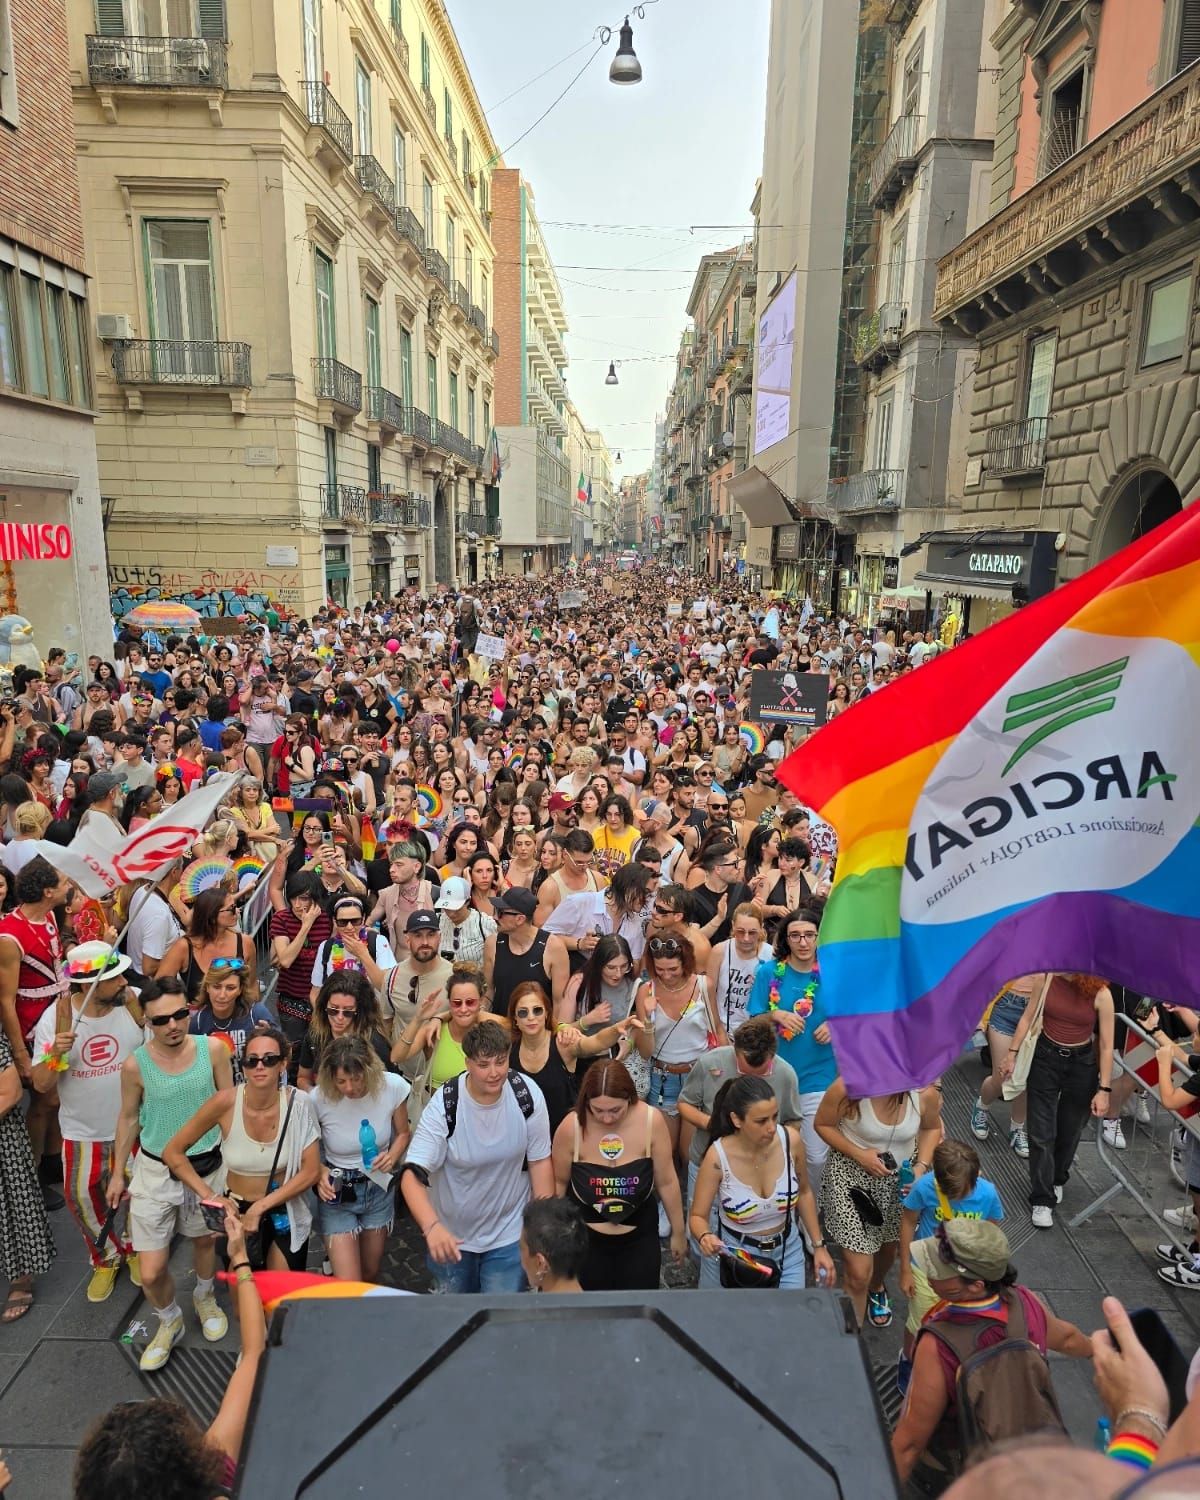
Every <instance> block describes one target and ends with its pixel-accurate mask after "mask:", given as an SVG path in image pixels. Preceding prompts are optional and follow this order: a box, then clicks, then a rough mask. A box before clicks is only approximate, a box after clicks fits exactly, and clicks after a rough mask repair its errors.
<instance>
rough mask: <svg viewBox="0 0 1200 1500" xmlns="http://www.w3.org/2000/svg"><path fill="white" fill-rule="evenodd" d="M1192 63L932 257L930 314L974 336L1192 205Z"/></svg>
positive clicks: (1199, 88) (1119, 254) (1199, 75)
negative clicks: (954, 246)
mask: <svg viewBox="0 0 1200 1500" xmlns="http://www.w3.org/2000/svg"><path fill="white" fill-rule="evenodd" d="M1198 167H1200V63H1193V64H1192V66H1191V67H1189V68H1186V69H1185V70H1184V71H1183V72H1182V73H1180V74H1179V75H1178V76H1177V77H1176V78H1173V79H1172V80H1171V82H1170V83H1168V84H1167V85H1166V86H1165V87H1164V88H1161V89H1159V90H1158V92H1157V93H1155V94H1152V95H1151V96H1150V98H1149V99H1146V100H1144V101H1143V102H1142V103H1141V104H1139V105H1138V107H1137V108H1136V109H1134V110H1131V111H1130V112H1129V114H1127V115H1125V116H1123V118H1121V119H1120V120H1118V121H1117V123H1116V124H1115V125H1113V126H1112V127H1111V129H1109V130H1107V131H1105V133H1104V134H1103V135H1100V136H1097V137H1096V139H1095V140H1094V141H1091V142H1090V143H1089V144H1088V145H1086V146H1084V147H1083V148H1082V150H1080V151H1077V152H1076V153H1075V155H1074V156H1072V157H1071V158H1070V159H1069V160H1068V161H1066V162H1064V163H1063V164H1062V166H1060V167H1058V168H1057V169H1056V170H1055V171H1053V172H1051V173H1050V175H1049V176H1048V177H1043V178H1042V180H1041V181H1040V182H1039V183H1037V184H1036V185H1035V186H1034V187H1032V188H1030V189H1029V191H1028V192H1027V193H1023V194H1022V195H1021V197H1019V198H1017V199H1016V200H1015V201H1014V202H1012V203H1010V204H1009V205H1008V207H1007V208H1005V209H1003V210H1002V211H1001V212H1000V213H998V214H996V215H995V217H994V218H992V219H989V220H988V222H987V223H986V224H984V225H983V227H982V228H981V229H979V230H977V231H976V232H975V233H974V234H973V235H971V236H969V238H967V239H965V240H964V241H963V242H962V244H961V245H959V246H958V247H957V249H955V250H952V251H951V252H950V254H949V255H947V256H944V257H943V259H942V260H941V261H940V262H939V263H938V276H937V286H936V289H935V292H934V307H933V313H934V317H935V318H938V319H939V320H950V321H952V322H954V323H955V324H957V325H958V327H959V328H961V329H962V330H963V331H964V332H966V333H968V334H971V335H974V334H976V333H978V332H979V330H980V329H981V328H983V327H984V326H985V325H986V324H988V323H992V322H1001V321H1002V320H1004V319H1005V318H1007V317H1010V316H1011V315H1013V314H1014V313H1017V312H1019V311H1021V309H1022V308H1025V307H1027V306H1029V305H1030V304H1032V303H1036V302H1038V301H1039V300H1041V299H1043V298H1054V299H1056V300H1057V298H1058V294H1059V293H1060V292H1062V291H1066V290H1068V289H1072V288H1074V287H1075V286H1076V285H1077V284H1078V282H1079V281H1080V280H1082V279H1083V277H1084V276H1086V275H1088V274H1089V272H1092V271H1098V270H1100V269H1101V268H1102V267H1105V266H1111V265H1112V264H1113V263H1114V262H1117V261H1120V260H1121V259H1122V258H1123V257H1125V256H1127V255H1130V254H1133V253H1137V254H1138V255H1139V256H1141V257H1142V258H1143V259H1144V258H1145V257H1146V256H1147V255H1148V254H1149V253H1150V251H1151V249H1152V248H1153V243H1154V241H1156V240H1158V239H1161V238H1162V237H1163V236H1165V235H1167V234H1170V233H1173V232H1174V231H1175V230H1177V228H1178V226H1179V225H1180V223H1183V222H1187V221H1188V220H1189V219H1191V218H1194V217H1195V214H1196V204H1197V202H1200V188H1198V187H1197V181H1196V178H1197V168H1198Z"/></svg>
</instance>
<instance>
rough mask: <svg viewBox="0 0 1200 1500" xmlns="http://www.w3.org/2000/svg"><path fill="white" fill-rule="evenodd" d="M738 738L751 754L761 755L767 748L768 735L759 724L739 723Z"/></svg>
mask: <svg viewBox="0 0 1200 1500" xmlns="http://www.w3.org/2000/svg"><path fill="white" fill-rule="evenodd" d="M738 739H740V740H741V742H742V744H743V745H745V747H746V749H747V750H749V752H750V754H751V755H761V754H762V753H763V751H764V750H765V749H766V748H767V737H766V735H765V734H764V733H763V732H762V730H761V729H760V728H759V727H758V725H757V724H739V725H738Z"/></svg>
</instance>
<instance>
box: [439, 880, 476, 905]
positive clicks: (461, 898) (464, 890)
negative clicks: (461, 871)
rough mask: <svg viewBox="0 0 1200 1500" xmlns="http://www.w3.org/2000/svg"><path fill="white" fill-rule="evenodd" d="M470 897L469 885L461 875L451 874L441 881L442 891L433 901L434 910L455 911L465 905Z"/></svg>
mask: <svg viewBox="0 0 1200 1500" xmlns="http://www.w3.org/2000/svg"><path fill="white" fill-rule="evenodd" d="M470 899H471V887H470V885H468V883H467V882H466V881H465V880H464V879H463V878H462V876H461V875H451V876H450V877H449V878H448V879H446V880H443V881H442V893H441V895H440V896H439V897H438V898H437V900H436V901H435V902H434V903H433V905H434V909H435V910H436V911H456V910H457V909H458V908H459V907H460V906H466V904H467V902H468V901H469V900H470Z"/></svg>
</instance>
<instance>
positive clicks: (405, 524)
mask: <svg viewBox="0 0 1200 1500" xmlns="http://www.w3.org/2000/svg"><path fill="white" fill-rule="evenodd" d="M393 507H394V509H395V513H396V525H397V526H399V527H400V529H401V530H402V531H428V530H429V527H430V525H431V524H432V514H431V511H430V505H429V501H428V500H425V499H422V498H421V497H420V496H419V495H402V496H400V498H398V499H397V500H395V501H394V502H393Z"/></svg>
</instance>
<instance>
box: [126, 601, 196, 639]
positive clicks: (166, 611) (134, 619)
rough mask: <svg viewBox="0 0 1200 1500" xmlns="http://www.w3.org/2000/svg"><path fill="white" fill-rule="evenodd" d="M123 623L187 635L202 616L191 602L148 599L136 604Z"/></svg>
mask: <svg viewBox="0 0 1200 1500" xmlns="http://www.w3.org/2000/svg"><path fill="white" fill-rule="evenodd" d="M121 624H122V625H140V626H142V628H143V629H145V630H165V631H168V632H172V631H175V632H181V633H182V634H184V635H186V634H188V632H189V631H192V630H195V629H196V628H197V626H198V625H199V624H200V616H199V614H198V613H197V611H196V610H194V609H193V608H192V607H191V605H189V604H180V603H179V601H178V600H176V599H146V600H144V601H143V602H142V603H141V604H135V605H134V606H133V608H132V609H131V610H130V611H129V613H128V614H127V615H124V616H123V617H122V619H121Z"/></svg>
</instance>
